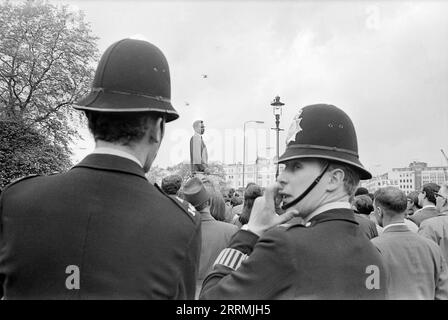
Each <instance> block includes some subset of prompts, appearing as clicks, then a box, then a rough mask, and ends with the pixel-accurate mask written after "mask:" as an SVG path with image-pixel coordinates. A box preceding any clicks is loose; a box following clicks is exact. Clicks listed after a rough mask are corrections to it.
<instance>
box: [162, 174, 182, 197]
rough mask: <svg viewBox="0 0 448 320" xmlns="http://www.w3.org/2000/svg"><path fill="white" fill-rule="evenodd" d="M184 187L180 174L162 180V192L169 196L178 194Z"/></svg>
mask: <svg viewBox="0 0 448 320" xmlns="http://www.w3.org/2000/svg"><path fill="white" fill-rule="evenodd" d="M181 185H182V177H181V176H180V175H178V174H172V175H170V176H167V177H165V178H163V179H162V186H161V188H162V190H163V191H165V192H166V193H167V194H177V192H178V191H179V189H180V187H181Z"/></svg>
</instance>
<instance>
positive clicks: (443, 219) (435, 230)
mask: <svg viewBox="0 0 448 320" xmlns="http://www.w3.org/2000/svg"><path fill="white" fill-rule="evenodd" d="M435 196H436V210H437V211H438V212H439V216H437V217H435V218H430V219H426V220H425V221H423V222H422V223H421V224H420V229H419V230H418V233H419V234H420V235H422V236H424V237H427V238H428V239H431V240H433V241H434V242H435V243H437V244H438V245H439V247H440V249H441V250H442V253H443V256H444V258H445V261H446V262H447V263H448V184H446V183H445V184H444V185H442V187H441V188H440V190H439V192H438V193H436V194H435Z"/></svg>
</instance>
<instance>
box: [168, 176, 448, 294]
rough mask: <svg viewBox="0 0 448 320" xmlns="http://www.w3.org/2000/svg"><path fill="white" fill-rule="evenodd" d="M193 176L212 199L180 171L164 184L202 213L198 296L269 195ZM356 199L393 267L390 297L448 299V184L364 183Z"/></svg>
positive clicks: (363, 224) (361, 219) (361, 218)
mask: <svg viewBox="0 0 448 320" xmlns="http://www.w3.org/2000/svg"><path fill="white" fill-rule="evenodd" d="M192 181H195V182H194V183H196V184H197V185H201V184H203V185H204V186H205V187H203V188H202V189H201V188H198V189H197V192H198V193H200V192H203V193H204V197H203V199H202V201H203V202H204V203H205V204H206V205H204V204H203V203H201V202H202V201H199V202H197V201H195V198H194V197H192V195H191V194H190V193H187V194H185V193H184V192H183V188H184V186H183V185H182V177H181V176H179V175H171V176H168V177H165V178H164V179H163V180H162V190H163V191H165V192H166V193H167V194H169V195H171V196H175V197H179V198H182V199H184V200H187V201H189V202H191V203H192V204H193V205H194V207H195V208H196V210H197V211H199V212H200V214H201V221H202V249H201V258H200V270H201V271H200V273H199V277H198V283H197V290H196V298H198V297H199V292H200V290H201V286H202V282H203V280H204V278H205V276H206V275H207V274H208V273H209V272H210V271H211V269H212V266H213V263H214V262H215V261H216V258H217V257H218V255H219V253H220V252H221V251H222V250H224V249H225V248H226V247H227V245H228V244H229V242H230V239H231V237H232V236H233V234H234V233H235V232H236V231H237V230H238V229H241V227H242V226H243V225H246V224H247V223H248V222H249V219H250V214H251V211H252V207H253V204H254V201H255V199H256V198H258V197H261V196H262V195H263V188H261V187H260V186H258V185H256V184H255V183H249V184H248V185H247V186H246V187H245V188H244V189H243V190H242V192H243V195H242V196H241V195H240V194H239V193H238V192H235V189H233V188H231V189H226V188H223V189H220V188H219V186H214V185H213V184H212V183H211V182H209V181H208V180H207V179H206V178H205V179H203V180H202V182H201V180H199V179H195V180H189V181H188V183H187V184H186V185H185V187H186V188H187V189H189V188H190V186H191V183H193V182H192ZM199 190H200V191H199ZM240 191H241V190H240ZM218 203H219V205H218ZM350 203H351V207H352V209H353V212H354V217H355V220H356V222H357V223H358V225H359V229H360V231H361V233H362V234H363V235H364V236H365V237H366V238H368V239H369V240H371V241H372V243H373V244H374V245H375V246H376V247H377V248H378V250H379V251H380V252H381V255H382V258H383V261H384V263H385V265H386V270H387V279H388V283H387V298H388V299H394V300H396V299H427V300H430V299H448V270H447V267H446V261H448V215H447V214H448V184H444V185H442V186H439V185H437V184H435V183H428V184H425V185H423V187H422V190H421V191H420V192H418V191H413V192H410V193H408V194H407V195H406V194H405V193H404V192H403V191H401V190H400V189H398V188H396V187H383V188H381V189H379V190H377V191H376V192H375V193H370V192H369V191H368V190H367V189H366V188H364V187H358V188H357V189H356V191H355V193H354V195H353V197H352V198H351V199H350ZM209 230H213V231H209ZM428 239H429V240H428ZM217 242H218V243H217ZM203 270H207V271H206V272H204V271H203Z"/></svg>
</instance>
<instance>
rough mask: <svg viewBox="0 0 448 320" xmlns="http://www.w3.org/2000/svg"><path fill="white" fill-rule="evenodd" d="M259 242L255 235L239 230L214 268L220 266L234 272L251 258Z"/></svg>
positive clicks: (222, 252) (216, 261)
mask: <svg viewBox="0 0 448 320" xmlns="http://www.w3.org/2000/svg"><path fill="white" fill-rule="evenodd" d="M257 241H258V236H257V235H256V234H255V233H253V232H250V231H245V230H239V231H238V232H237V233H235V235H234V236H233V237H232V239H231V240H230V244H229V247H228V248H225V249H224V250H222V251H221V253H220V254H219V256H218V258H217V259H216V260H215V263H214V264H213V266H215V265H217V264H220V265H223V266H226V267H228V268H230V269H232V270H236V269H238V267H239V266H240V265H241V263H242V262H243V261H244V260H246V259H247V258H248V257H249V255H250V254H251V252H252V250H253V248H254V246H255V244H256V243H257Z"/></svg>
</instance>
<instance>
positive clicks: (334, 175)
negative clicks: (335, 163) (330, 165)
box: [327, 168, 345, 191]
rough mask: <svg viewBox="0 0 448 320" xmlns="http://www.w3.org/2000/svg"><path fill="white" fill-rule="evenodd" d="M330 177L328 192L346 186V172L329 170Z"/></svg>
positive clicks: (339, 169) (338, 169) (336, 169)
mask: <svg viewBox="0 0 448 320" xmlns="http://www.w3.org/2000/svg"><path fill="white" fill-rule="evenodd" d="M328 173H329V177H328V184H327V190H328V191H334V190H336V189H338V188H340V186H344V178H345V172H344V170H342V169H341V168H335V169H332V170H328Z"/></svg>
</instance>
